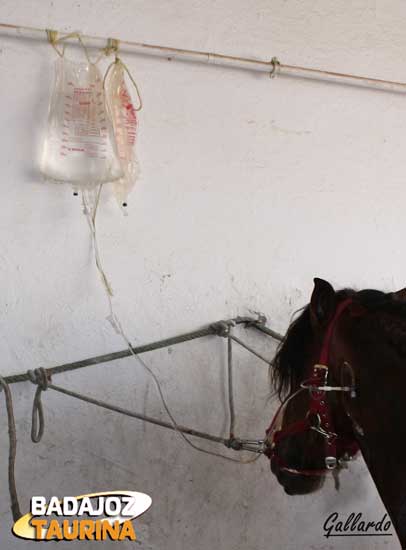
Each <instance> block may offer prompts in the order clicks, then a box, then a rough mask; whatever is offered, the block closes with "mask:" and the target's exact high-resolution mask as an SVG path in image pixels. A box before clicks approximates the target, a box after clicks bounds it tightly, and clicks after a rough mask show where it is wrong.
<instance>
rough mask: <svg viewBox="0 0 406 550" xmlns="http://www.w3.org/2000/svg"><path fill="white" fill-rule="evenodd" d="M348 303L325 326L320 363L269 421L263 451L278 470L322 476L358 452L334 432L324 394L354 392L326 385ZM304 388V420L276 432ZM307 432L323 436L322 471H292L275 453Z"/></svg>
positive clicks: (349, 442)
mask: <svg viewBox="0 0 406 550" xmlns="http://www.w3.org/2000/svg"><path fill="white" fill-rule="evenodd" d="M351 303H352V299H351V298H347V299H345V300H343V301H342V302H341V303H339V304H338V306H337V308H336V311H335V313H334V315H333V317H332V319H331V320H330V322H329V324H328V326H327V330H326V333H325V336H324V339H323V343H322V347H321V351H320V356H319V362H318V363H317V364H315V365H314V366H313V367H312V370H311V372H310V373H309V377H308V378H307V379H306V380H304V381H303V382H302V383H301V385H300V389H298V390H297V391H296V392H295V393H293V394H291V395H290V396H289V397H288V398H287V399H286V400H285V401H284V402H283V403H282V404H281V406H280V407H279V409H278V411H277V412H276V414H275V416H274V418H273V420H272V422H271V425H270V426H269V428H268V429H267V431H266V439H265V446H266V450H265V451H264V452H265V454H266V455H267V456H268V457H269V458H270V459H271V460H275V461H276V462H277V463H278V466H279V468H280V469H281V470H284V471H287V472H289V473H293V474H299V475H308V476H320V475H325V473H326V472H327V471H328V470H332V469H334V468H336V467H337V466H338V463H337V455H339V456H344V455H349V456H351V457H352V456H353V455H354V454H355V453H356V452H357V450H358V444H357V442H356V441H355V440H354V439H348V437H344V436H342V435H339V434H337V433H335V430H334V425H333V420H332V415H331V411H330V407H329V405H328V402H327V395H326V394H327V391H352V392H353V391H354V389H353V388H347V387H332V386H328V385H327V383H328V373H329V367H328V360H329V355H330V346H331V340H332V337H333V334H334V329H335V327H336V324H337V321H338V320H339V318H340V316H341V315H342V313H343V312H344V311H345V309H346V308H347V307H348V306H349V305H350V304H351ZM323 388H326V389H323ZM306 389H307V390H308V391H309V396H310V404H309V409H308V411H307V414H306V416H305V418H304V419H302V420H299V421H297V422H294V423H293V424H290V425H288V426H286V427H285V428H281V429H277V423H278V421H279V420H281V422H280V423H282V422H283V413H284V410H285V408H286V406H287V404H288V402H289V401H291V399H293V398H294V397H295V396H296V395H298V394H299V393H300V392H301V391H303V390H306ZM308 430H314V431H316V432H318V433H319V434H321V435H322V436H323V437H324V441H325V444H324V453H325V455H324V462H325V468H323V469H314V470H313V469H311V470H308V469H297V468H291V467H289V466H288V465H287V464H286V463H285V462H284V460H283V459H282V458H281V457H280V455H279V454H278V443H279V442H280V441H282V440H283V439H285V438H287V437H289V436H292V435H295V434H299V433H303V432H306V431H308Z"/></svg>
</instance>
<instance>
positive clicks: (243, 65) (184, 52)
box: [0, 23, 406, 93]
mask: <svg viewBox="0 0 406 550" xmlns="http://www.w3.org/2000/svg"><path fill="white" fill-rule="evenodd" d="M0 29H2V31H3V34H8V35H12V36H17V37H20V38H31V39H44V40H46V39H47V36H46V29H40V28H36V27H27V26H21V25H11V24H7V23H0ZM66 34H67V33H59V32H58V35H60V36H64V35H66ZM81 36H82V38H83V39H84V40H85V41H86V45H87V46H88V47H97V48H105V47H106V46H107V40H108V38H112V37H108V38H103V37H100V36H93V35H81ZM74 40H75V39H74V38H72V39H69V42H73V41H74ZM118 40H119V44H120V49H121V50H124V51H129V52H132V53H136V54H145V55H152V56H157V57H164V58H166V59H168V60H172V59H174V60H178V61H193V62H199V63H206V64H213V65H221V66H223V67H232V68H237V69H245V70H249V71H261V72H265V73H266V72H267V73H272V72H274V74H275V75H278V76H279V75H280V76H290V77H295V78H305V79H312V80H321V81H328V82H335V83H338V84H345V85H351V86H361V87H366V88H371V89H375V90H382V91H389V92H400V93H404V92H405V91H406V83H404V82H395V81H391V80H382V79H379V78H369V77H365V76H359V75H354V74H346V73H338V72H334V71H325V70H320V69H313V68H309V67H300V66H295V65H286V64H284V63H278V64H277V66H275V64H274V63H273V61H272V60H271V59H270V60H269V61H261V60H257V59H250V58H246V57H238V56H233V55H224V54H218V53H214V52H205V51H198V50H188V49H183V48H172V47H169V46H160V45H156V44H147V43H143V42H134V41H131V40H120V39H118ZM67 41H68V40H67Z"/></svg>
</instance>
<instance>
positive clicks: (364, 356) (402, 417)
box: [266, 279, 406, 544]
mask: <svg viewBox="0 0 406 550" xmlns="http://www.w3.org/2000/svg"><path fill="white" fill-rule="evenodd" d="M314 283H315V285H314V290H313V293H312V296H311V300H310V303H309V304H308V306H306V307H305V308H304V309H303V310H302V311H301V313H300V315H299V317H297V319H296V320H295V321H294V322H293V323H292V324H291V325H290V327H289V329H288V331H287V334H286V336H285V338H284V341H283V342H282V343H281V345H280V347H279V349H278V352H277V354H276V356H275V359H274V361H273V366H272V370H271V375H272V379H273V384H274V388H275V390H276V391H277V393H278V394H279V396H280V397H281V398H284V401H282V403H285V404H284V406H282V408H281V410H280V412H279V414H278V415H277V417H276V420H275V419H274V424H273V426H272V428H271V429H270V431H269V432H268V442H267V443H268V445H269V447H268V449H267V452H266V454H267V455H268V456H269V458H270V461H271V469H272V472H273V473H274V474H275V475H276V477H277V479H278V481H279V482H280V484H281V485H282V486H283V487H284V489H285V491H286V492H287V493H288V494H305V493H310V492H313V491H316V490H317V489H319V488H320V487H321V486H322V485H323V481H324V479H325V476H326V475H327V474H328V473H329V471H328V470H329V469H330V468H333V467H335V466H336V468H335V473H339V471H340V465H341V464H342V463H343V462H344V460H345V459H347V458H349V457H348V455H354V454H355V452H356V450H357V448H358V447H359V448H360V449H361V452H362V454H363V457H364V459H365V462H366V463H367V465H368V468H369V470H370V473H371V475H372V477H373V479H374V481H375V483H376V486H377V489H378V491H379V493H380V495H381V498H382V500H383V502H384V504H385V505H386V507H387V509H388V512H389V514H390V516H391V519H392V521H393V523H394V526H395V528H396V530H397V532H398V535H399V537H400V539H401V542H402V544H405V543H406V290H405V289H403V290H401V291H398V292H394V293H384V292H380V291H377V290H369V289H368V290H361V291H358V292H356V291H354V290H351V289H345V290H340V291H335V290H334V289H333V287H332V286H331V285H330V284H329V283H328V282H327V281H323V280H321V279H315V280H314ZM321 356H322V357H323V358H324V360H323V361H321V360H320V357H321ZM320 363H324V365H322V366H321V367H320ZM315 365H316V368H315ZM323 367H327V369H323ZM324 373H325V379H324V378H323V376H324ZM325 386H327V387H329V388H331V391H323V390H322V388H323V387H325ZM317 399H318V400H319V402H320V400H322V402H323V403H325V405H323V407H324V408H323V407H321V406H320V405H319V402H317ZM315 400H316V401H315ZM315 403H316V405H315ZM320 411H321V412H320ZM324 413H326V417H325V418H324V420H323V419H322V418H320V417H322V416H323V414H324ZM270 432H272V433H270ZM275 434H276V435H275ZM334 436H335V437H334ZM333 439H334V444H332V443H331V441H332V440H333ZM333 459H335V462H334V460H333Z"/></svg>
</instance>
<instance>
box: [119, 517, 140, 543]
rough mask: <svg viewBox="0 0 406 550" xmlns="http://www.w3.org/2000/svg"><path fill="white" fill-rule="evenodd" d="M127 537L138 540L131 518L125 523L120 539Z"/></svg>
mask: <svg viewBox="0 0 406 550" xmlns="http://www.w3.org/2000/svg"><path fill="white" fill-rule="evenodd" d="M127 538H128V539H130V540H137V537H136V536H135V532H134V527H133V524H132V523H131V521H130V520H127V521H125V522H124V523H123V526H122V528H121V533H120V536H119V539H118V540H124V539H127Z"/></svg>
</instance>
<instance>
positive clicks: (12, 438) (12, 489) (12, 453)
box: [0, 376, 22, 521]
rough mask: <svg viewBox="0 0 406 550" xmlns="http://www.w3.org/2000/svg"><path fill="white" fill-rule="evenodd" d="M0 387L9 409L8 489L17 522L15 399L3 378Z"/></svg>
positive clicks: (0, 379)
mask: <svg viewBox="0 0 406 550" xmlns="http://www.w3.org/2000/svg"><path fill="white" fill-rule="evenodd" d="M0 386H1V387H2V388H3V390H4V396H5V400H6V409H7V421H8V436H9V455H8V488H9V493H10V500H11V512H12V514H13V520H14V521H17V520H18V519H19V518H20V517H21V516H22V514H21V511H20V505H19V503H18V495H17V487H16V480H15V474H14V470H15V461H16V452H17V432H16V424H15V419H14V412H13V399H12V396H11V391H10V387H9V385H8V384H7V382H6V381H5V380H4V378H3V377H2V376H0Z"/></svg>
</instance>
